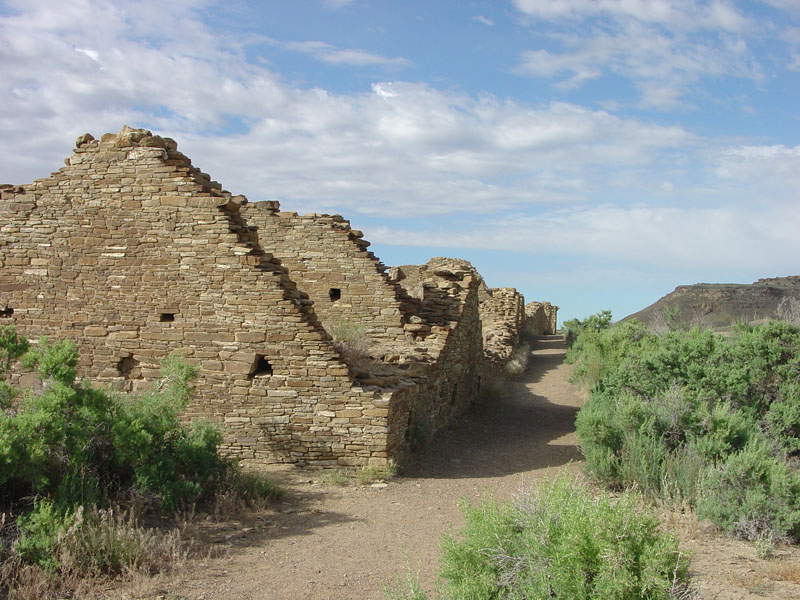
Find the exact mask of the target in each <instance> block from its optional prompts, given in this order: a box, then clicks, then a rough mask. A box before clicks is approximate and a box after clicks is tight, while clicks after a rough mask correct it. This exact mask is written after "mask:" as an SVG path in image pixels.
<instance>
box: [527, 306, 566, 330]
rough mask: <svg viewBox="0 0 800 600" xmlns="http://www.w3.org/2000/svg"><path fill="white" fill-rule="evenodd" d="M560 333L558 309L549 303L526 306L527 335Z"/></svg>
mask: <svg viewBox="0 0 800 600" xmlns="http://www.w3.org/2000/svg"><path fill="white" fill-rule="evenodd" d="M556 331H558V307H557V306H555V305H553V304H550V303H549V302H529V303H528V304H526V305H525V332H526V334H527V335H531V336H535V335H554V334H555V333H556Z"/></svg>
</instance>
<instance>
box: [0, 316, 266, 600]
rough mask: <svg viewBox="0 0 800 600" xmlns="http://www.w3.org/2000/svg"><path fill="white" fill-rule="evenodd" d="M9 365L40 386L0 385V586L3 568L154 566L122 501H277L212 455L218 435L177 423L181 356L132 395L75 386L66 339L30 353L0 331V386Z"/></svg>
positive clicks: (150, 505)
mask: <svg viewBox="0 0 800 600" xmlns="http://www.w3.org/2000/svg"><path fill="white" fill-rule="evenodd" d="M18 359H19V360H21V361H22V363H23V364H24V365H25V366H27V367H29V368H35V369H36V370H37V373H38V375H39V377H40V379H41V381H42V391H41V392H40V393H38V394H34V393H31V392H27V393H25V394H20V392H19V391H18V390H16V389H14V388H13V387H12V386H11V385H9V384H8V383H7V382H5V381H4V382H3V385H2V387H0V401H2V411H1V412H0V513H2V519H0V561H4V562H3V565H0V566H2V567H3V568H0V575H1V574H3V573H5V575H3V577H0V579H2V578H5V579H6V580H10V579H13V577H15V576H18V575H19V573H20V570H19V569H14V568H9V566H8V565H9V561H11V562H14V561H17V562H19V563H20V564H21V565H25V564H28V565H38V566H39V567H42V568H44V569H45V570H47V571H50V572H57V571H59V570H60V571H64V570H68V571H70V572H74V571H78V572H89V573H93V574H96V573H99V572H105V573H116V572H119V571H120V570H123V568H125V569H130V568H133V567H135V566H136V565H141V564H142V562H143V561H145V562H147V561H149V562H150V563H154V564H157V563H158V562H159V560H160V558H158V557H157V556H156V558H153V557H154V556H155V555H154V553H153V550H152V549H153V548H156V547H159V546H160V547H162V548H163V547H164V543H163V540H162V541H161V542H158V543H156V542H154V541H153V540H154V539H155V538H153V535H152V534H150V533H148V532H147V531H146V530H144V529H143V528H141V527H139V525H138V518H137V517H136V514H135V513H136V511H135V510H133V509H131V510H125V509H120V508H119V505H120V503H122V504H125V503H128V504H131V500H135V504H137V505H138V506H140V507H141V506H142V505H144V508H145V509H152V510H156V511H172V510H175V509H177V508H180V507H182V506H189V505H194V504H196V503H201V504H202V503H205V502H209V501H211V500H213V499H215V498H216V499H217V500H219V498H220V497H225V496H227V497H230V496H235V497H236V498H238V499H240V500H241V501H242V502H244V503H247V502H250V501H254V500H255V497H256V496H272V497H274V496H276V495H278V494H279V490H278V489H277V488H276V487H275V486H274V485H272V484H271V483H269V482H268V481H266V480H264V479H263V478H261V477H259V476H256V475H252V474H244V473H242V472H241V471H239V470H238V468H237V467H236V466H235V464H234V463H232V462H230V461H229V460H227V459H224V458H222V457H221V456H220V455H219V454H218V453H217V446H218V445H219V443H220V440H221V436H220V433H219V432H218V431H217V430H216V429H214V428H213V427H211V426H210V425H208V424H203V423H201V424H198V425H196V426H194V427H193V428H189V427H187V426H185V425H183V424H182V423H181V422H180V420H179V418H178V415H179V413H180V411H181V410H182V409H183V407H184V406H185V404H186V402H187V401H188V399H189V395H190V392H191V389H190V382H191V380H192V378H193V377H194V376H195V370H194V368H193V367H191V366H189V365H187V364H186V363H185V362H183V361H182V360H180V359H178V358H176V357H174V356H172V357H169V358H168V359H167V360H166V361H165V362H164V363H163V379H162V381H161V382H160V384H159V385H158V386H157V388H156V390H155V391H152V392H150V393H147V394H141V395H135V396H134V395H123V394H113V393H110V392H107V391H105V390H102V389H98V388H95V387H92V386H91V385H90V384H89V383H88V382H81V381H77V380H76V374H77V364H78V354H77V351H76V349H75V346H74V344H73V343H72V342H69V341H60V342H54V343H50V342H48V341H47V340H46V339H42V340H41V342H40V344H39V347H38V348H37V349H35V350H30V348H29V345H28V343H27V341H25V340H24V338H23V337H22V336H20V335H19V334H18V333H17V332H16V331H15V330H14V328H13V327H4V328H0V380H2V379H3V378H4V376H5V375H7V373H8V370H9V368H10V366H11V364H12V363H13V362H14V361H16V360H18ZM228 504H231V502H230V501H228ZM115 515H116V516H115ZM9 517H11V518H9ZM170 544H171V546H175V544H173V543H170ZM170 544H167V546H170ZM82 547H83V548H85V549H86V551H80V548H82ZM89 548H95V551H94V552H90V551H89V550H88V549H89ZM168 553H170V554H173V555H174V554H175V551H174V548H173V550H170V551H169V552H168ZM178 554H179V553H178ZM148 556H149V557H150V558H147V557H148ZM92 557H93V558H92ZM90 558H91V560H89V559H90ZM87 561H88V562H87ZM12 583H13V582H12ZM4 585H12V584H11V583H8V581H0V592H2V589H3V587H4Z"/></svg>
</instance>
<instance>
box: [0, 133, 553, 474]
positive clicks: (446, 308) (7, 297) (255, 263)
mask: <svg viewBox="0 0 800 600" xmlns="http://www.w3.org/2000/svg"><path fill="white" fill-rule="evenodd" d="M76 145H77V148H76V149H75V152H74V154H73V155H72V156H71V157H70V158H68V159H67V160H66V161H65V162H66V166H65V167H63V168H61V169H60V170H59V171H57V172H55V173H52V174H51V176H50V177H47V178H44V179H38V180H36V181H35V182H33V183H32V184H30V185H23V186H10V185H6V186H0V325H4V324H8V323H14V324H16V326H17V327H18V328H19V329H20V330H21V331H22V332H23V333H24V334H26V335H27V336H28V337H29V338H30V339H32V340H33V341H36V340H37V339H38V338H39V337H41V336H48V337H50V338H70V339H73V340H75V341H76V343H77V344H78V347H79V349H80V352H81V368H82V370H83V373H84V374H85V375H87V376H88V377H90V378H91V379H93V380H95V381H98V382H100V383H103V384H106V385H109V386H115V387H117V388H120V389H123V390H141V389H145V388H146V387H147V386H149V385H151V384H152V383H153V382H154V381H155V380H156V379H157V378H158V376H159V364H160V361H161V360H162V359H163V358H164V357H165V356H167V355H168V354H170V353H171V352H175V351H177V352H180V353H181V354H183V355H184V356H185V357H186V359H187V360H188V361H190V362H192V363H194V364H196V365H197V366H198V368H199V373H200V375H199V378H198V380H197V381H196V392H195V394H194V400H193V401H192V403H191V405H190V406H189V407H188V408H187V410H186V418H187V419H192V418H197V417H202V418H206V419H211V420H213V421H215V422H217V423H218V424H220V425H221V426H222V428H223V432H224V434H225V442H224V445H223V449H224V451H225V452H227V453H229V454H231V455H234V456H237V457H239V458H240V459H242V460H243V461H245V462H248V461H249V462H255V463H265V462H290V463H298V464H304V465H313V466H319V467H325V466H338V465H364V464H377V465H383V464H385V463H386V462H387V461H388V460H394V461H398V462H402V461H403V460H404V458H405V457H406V456H407V455H408V453H409V452H410V451H412V450H413V449H414V447H415V446H417V445H420V444H422V443H423V442H424V441H425V440H426V439H428V438H430V437H431V436H433V435H435V434H436V432H437V431H438V430H440V429H441V428H442V427H444V426H445V425H447V424H448V423H449V422H450V421H452V419H453V418H454V417H455V416H457V415H458V414H459V413H461V412H463V411H464V410H465V409H466V408H467V407H468V406H469V405H470V403H471V402H473V401H475V400H476V399H477V398H478V396H479V394H480V391H481V386H482V384H483V382H484V381H485V379H486V378H487V377H490V376H492V374H493V373H495V372H496V371H497V370H498V369H499V368H501V367H502V364H503V361H504V360H507V359H508V357H509V356H510V354H511V352H512V351H513V349H514V347H515V346H516V344H517V343H518V341H519V338H520V335H522V334H523V333H524V332H525V331H528V332H530V331H533V330H536V331H539V332H541V333H548V332H553V331H554V330H555V310H556V307H552V306H551V305H549V304H547V303H545V305H542V306H546V307H549V308H547V309H544V308H542V309H541V310H540V312H542V311H544V312H543V313H542V314H545V315H547V316H546V317H541V316H539V312H532V311H529V310H528V309H529V307H530V306H531V305H530V304H529V305H528V306H527V307H525V306H524V299H523V298H522V296H521V295H520V294H519V293H518V292H516V290H513V289H511V288H500V289H494V290H490V289H489V288H487V287H486V286H485V284H484V283H483V280H482V279H481V277H480V275H479V274H478V273H477V272H476V270H475V269H474V268H473V267H472V265H470V263H468V262H466V261H463V260H457V259H448V258H434V259H431V260H430V261H429V262H428V263H427V264H426V265H422V266H404V267H396V268H393V269H391V270H389V269H387V268H386V267H385V266H384V265H383V264H382V263H381V262H380V261H379V260H378V259H377V258H376V257H375V256H374V254H373V253H372V252H370V251H369V250H368V247H369V242H366V241H364V240H363V237H362V233H361V232H359V231H356V230H353V229H351V228H350V225H349V223H348V221H346V220H345V219H343V218H342V217H340V216H338V215H307V216H298V215H297V214H296V213H291V212H281V211H280V207H279V205H278V203H277V202H258V203H249V202H248V201H247V199H246V198H244V197H243V196H236V195H232V194H231V193H230V192H227V191H225V190H223V189H222V187H221V186H220V184H218V183H217V182H215V181H212V180H211V178H210V177H209V176H208V175H206V174H205V173H203V172H201V171H200V170H199V169H197V168H196V167H194V166H193V165H192V163H191V161H190V160H189V159H188V158H187V157H186V156H184V155H183V154H182V153H180V152H179V151H178V149H177V144H176V143H175V141H174V140H172V139H169V138H162V137H159V136H157V135H152V134H151V133H150V132H149V131H146V130H141V129H130V128H128V127H125V128H123V130H122V131H121V132H120V133H119V134H117V135H113V134H105V135H103V136H102V137H101V139H99V140H96V139H94V138H93V137H92V136H91V135H89V134H86V135H84V136H81V137H80V138H78V140H77V143H76ZM547 310H549V311H550V312H547ZM531 319H535V320H536V323H537V325H536V326H531V325H530V323H531ZM540 321H541V322H542V323H545V322H546V323H547V326H546V327H545V326H544V325H542V326H540V325H539V322H540ZM17 377H18V378H19V377H22V378H24V374H17Z"/></svg>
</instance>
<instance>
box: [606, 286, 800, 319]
mask: <svg viewBox="0 0 800 600" xmlns="http://www.w3.org/2000/svg"><path fill="white" fill-rule="evenodd" d="M792 301H794V302H795V303H798V302H800V276H798V275H792V276H789V277H774V278H770V279H759V280H758V281H756V282H755V283H751V284H737V283H696V284H694V285H679V286H678V287H676V288H675V291H673V292H670V293H669V294H667V295H666V296H664V297H663V298H661V299H659V300H657V301H656V302H654V303H653V304H651V305H650V306H648V307H647V308H644V309H642V310H640V311H639V312H636V313H633V314H632V315H628V316H627V317H625V318H624V319H622V320H623V321H628V320H631V319H634V318H635V319H639V320H640V321H641V322H642V323H644V324H645V325H647V326H648V327H650V328H658V327H659V326H660V325H665V326H666V325H667V324H668V323H665V318H666V321H670V320H672V321H673V322H674V323H675V324H677V323H680V324H684V325H690V326H691V325H699V326H701V327H710V328H713V329H725V328H727V327H730V326H731V325H733V324H735V323H737V322H740V321H744V322H748V323H750V322H757V321H764V320H767V319H778V318H786V314H785V312H786V310H787V306H788V305H791V304H792V303H793V302H792Z"/></svg>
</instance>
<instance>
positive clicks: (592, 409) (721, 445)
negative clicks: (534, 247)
mask: <svg viewBox="0 0 800 600" xmlns="http://www.w3.org/2000/svg"><path fill="white" fill-rule="evenodd" d="M582 338H585V339H582ZM573 349H575V352H574V353H573V354H574V355H573V360H574V362H575V374H576V376H575V378H576V379H577V380H578V381H581V382H583V384H584V385H586V386H587V387H588V388H589V390H590V393H589V398H588V400H587V401H586V403H585V404H584V406H583V407H582V409H581V411H580V412H579V413H578V417H577V419H576V429H577V433H578V439H579V443H580V445H581V450H582V451H583V453H584V455H585V457H586V461H587V466H588V468H589V469H590V470H591V471H592V473H593V474H594V475H595V476H596V477H597V478H598V479H599V480H601V481H603V482H604V483H606V484H609V485H611V486H614V487H618V488H621V487H625V486H629V485H632V484H635V485H637V486H638V487H639V488H640V489H642V490H643V491H645V492H646V493H648V494H651V495H654V496H658V497H661V498H664V499H666V500H676V501H681V502H683V501H687V502H688V503H689V504H692V505H695V504H698V503H699V502H704V504H703V509H702V511H701V512H702V513H703V514H704V515H706V516H708V517H710V518H711V519H712V520H714V521H715V522H716V523H718V524H719V525H720V526H722V527H725V528H726V529H729V530H731V531H735V532H737V533H739V534H740V535H745V537H749V538H751V539H755V536H756V534H758V532H759V531H761V530H763V529H764V528H766V529H768V530H769V532H770V535H772V533H775V535H785V536H789V537H793V538H794V539H800V537H798V534H799V532H798V531H797V528H796V527H795V525H793V524H792V523H793V521H792V517H791V515H792V514H794V511H795V505H793V504H792V502H791V501H790V500H789V499H788V498H789V496H786V495H785V493H784V492H785V490H787V489H794V488H793V487H792V486H793V485H794V484H793V483H791V482H793V481H795V479H796V478H797V477H798V476H799V475H798V472H799V471H798V462H797V461H798V455H800V330H798V329H797V328H796V327H794V326H792V325H789V324H787V323H768V324H766V325H763V326H756V327H751V326H747V325H740V326H737V327H736V328H735V329H734V331H733V332H732V334H731V336H730V337H727V338H726V337H722V336H717V335H714V334H713V333H711V332H709V331H700V330H699V329H697V328H693V329H689V330H677V329H674V328H673V329H672V330H670V331H667V332H666V333H664V334H663V335H661V336H654V335H652V334H649V333H647V332H642V331H641V328H640V326H639V325H637V324H635V323H633V324H631V323H625V324H622V325H619V326H615V327H611V328H608V329H601V330H591V329H590V330H589V331H588V335H585V334H581V336H580V337H579V339H578V340H577V341H576V343H575V345H574V346H573ZM764 434H766V435H767V436H768V437H769V440H770V444H771V445H770V448H769V449H768V450H767V449H764V448H762V447H761V446H759V444H760V443H762V441H763V438H764ZM745 449H748V450H747V451H746V452H745ZM701 482H702V485H700V483H701ZM743 486H750V488H751V489H749V490H748V491H747V492H746V493H745V492H744V491H743ZM737 490H738V492H737ZM769 490H771V491H769ZM781 490H784V491H783V492H782V491H781ZM779 492H780V493H779ZM737 493H739V495H740V496H741V501H740V502H735V501H734V500H735V498H736V494H737ZM787 493H788V492H787ZM708 494H711V495H713V496H714V497H715V498H717V500H718V501H719V503H720V506H719V507H717V508H714V507H712V506H711V505H710V504H708V500H707V497H706V496H707V495H708ZM770 494H772V500H770V501H769V502H767V500H766V498H767V496H769V495H770ZM782 494H783V495H782ZM728 495H730V497H728ZM723 500H724V502H723ZM698 510H699V506H698ZM759 511H761V514H759ZM737 523H738V525H737ZM742 524H744V525H742ZM751 530H752V531H753V532H755V533H753V534H752V535H751V534H748V533H747V531H751Z"/></svg>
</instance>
